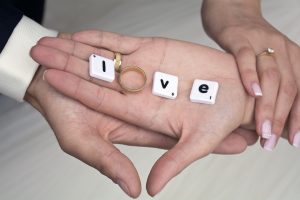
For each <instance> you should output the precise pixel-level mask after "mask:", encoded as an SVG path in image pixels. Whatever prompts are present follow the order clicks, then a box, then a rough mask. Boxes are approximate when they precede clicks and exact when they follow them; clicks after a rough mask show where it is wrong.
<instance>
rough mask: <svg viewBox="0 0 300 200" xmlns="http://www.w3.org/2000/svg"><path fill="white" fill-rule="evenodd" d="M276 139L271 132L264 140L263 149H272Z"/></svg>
mask: <svg viewBox="0 0 300 200" xmlns="http://www.w3.org/2000/svg"><path fill="white" fill-rule="evenodd" d="M276 141H277V136H276V135H275V134H272V135H271V137H270V138H269V139H268V140H267V141H266V142H265V144H264V149H265V150H267V151H273V149H274V148H275V145H276Z"/></svg>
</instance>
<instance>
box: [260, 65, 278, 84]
mask: <svg viewBox="0 0 300 200" xmlns="http://www.w3.org/2000/svg"><path fill="white" fill-rule="evenodd" d="M263 76H264V77H265V78H266V79H268V80H272V81H279V80H280V73H279V71H278V69H277V68H276V67H268V68H267V69H265V70H264V72H263Z"/></svg>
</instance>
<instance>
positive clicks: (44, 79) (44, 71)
mask: <svg viewBox="0 0 300 200" xmlns="http://www.w3.org/2000/svg"><path fill="white" fill-rule="evenodd" d="M47 71H48V70H45V71H44V73H43V81H44V80H45V74H46V72H47Z"/></svg>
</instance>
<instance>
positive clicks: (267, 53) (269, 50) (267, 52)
mask: <svg viewBox="0 0 300 200" xmlns="http://www.w3.org/2000/svg"><path fill="white" fill-rule="evenodd" d="M274 54H275V50H274V49H272V48H267V49H266V50H264V51H263V52H261V53H259V54H257V55H256V56H257V57H259V56H273V55H274Z"/></svg>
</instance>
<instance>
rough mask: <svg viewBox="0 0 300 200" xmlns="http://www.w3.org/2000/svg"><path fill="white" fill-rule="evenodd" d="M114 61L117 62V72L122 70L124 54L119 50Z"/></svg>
mask: <svg viewBox="0 0 300 200" xmlns="http://www.w3.org/2000/svg"><path fill="white" fill-rule="evenodd" d="M114 63H115V70H116V72H119V73H120V72H121V70H122V69H121V65H122V55H121V54H120V53H118V52H116V53H115V58H114Z"/></svg>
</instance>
